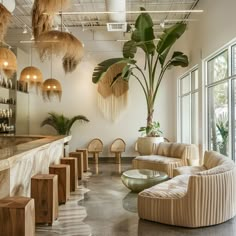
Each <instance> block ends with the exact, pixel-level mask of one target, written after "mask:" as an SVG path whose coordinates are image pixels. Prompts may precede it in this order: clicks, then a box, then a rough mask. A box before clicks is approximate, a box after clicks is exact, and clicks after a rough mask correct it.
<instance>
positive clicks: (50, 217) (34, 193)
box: [31, 174, 58, 225]
mask: <svg viewBox="0 0 236 236" xmlns="http://www.w3.org/2000/svg"><path fill="white" fill-rule="evenodd" d="M57 181H58V177H57V175H52V174H51V175H50V174H38V175H34V176H33V177H32V178H31V197H32V198H34V199H35V222H36V223H48V224H50V225H52V223H53V221H54V220H56V219H57V217H58V183H57Z"/></svg>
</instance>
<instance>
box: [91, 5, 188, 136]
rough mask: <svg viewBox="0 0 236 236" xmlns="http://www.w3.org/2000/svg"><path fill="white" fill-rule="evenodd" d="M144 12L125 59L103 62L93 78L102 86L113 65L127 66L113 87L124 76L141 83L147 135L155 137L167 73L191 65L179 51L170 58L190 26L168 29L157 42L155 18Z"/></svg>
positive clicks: (98, 66) (133, 33)
mask: <svg viewBox="0 0 236 236" xmlns="http://www.w3.org/2000/svg"><path fill="white" fill-rule="evenodd" d="M141 10H142V11H143V12H142V13H141V14H140V15H139V16H138V18H137V20H136V22H135V30H134V31H133V32H132V34H131V40H129V41H127V42H126V43H124V46H123V57H122V58H112V59H108V60H105V61H103V62H101V63H99V64H98V65H97V66H96V67H95V69H94V72H93V78H92V79H93V82H94V83H98V82H99V81H100V80H101V79H102V78H103V76H104V75H105V74H106V73H107V71H108V70H109V68H110V67H111V66H112V65H114V64H118V63H126V66H125V67H124V69H123V71H122V73H119V74H117V75H115V76H114V79H113V82H112V84H111V86H112V85H113V84H114V83H115V82H116V81H117V79H118V78H120V77H122V78H123V79H124V80H126V81H127V82H128V81H129V79H130V78H135V79H136V80H137V81H138V83H139V84H140V86H141V88H142V90H143V92H144V95H145V98H146V104H147V123H146V134H147V136H151V131H152V130H151V127H152V124H153V113H154V105H155V100H156V96H157V92H158V89H159V87H160V84H161V81H162V79H163V76H164V74H165V72H166V70H167V69H169V68H171V67H172V66H182V67H186V66H188V57H187V56H186V55H184V54H183V53H182V52H179V51H175V52H173V54H172V56H171V57H169V56H168V54H169V51H170V49H171V47H172V46H173V45H174V43H175V42H176V40H177V39H178V38H179V37H181V35H182V34H183V33H184V32H185V30H186V24H184V23H176V24H174V25H173V26H171V27H170V28H166V29H165V30H164V31H163V33H162V35H161V36H160V38H159V39H158V40H155V35H154V30H153V21H152V18H151V16H150V15H149V14H148V13H146V12H145V9H144V8H141ZM138 48H141V50H142V51H143V52H144V56H145V63H144V65H143V67H140V66H139V64H138V60H137V59H135V56H136V53H137V49H138ZM142 128H143V127H142Z"/></svg>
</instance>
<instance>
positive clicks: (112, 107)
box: [97, 64, 129, 121]
mask: <svg viewBox="0 0 236 236" xmlns="http://www.w3.org/2000/svg"><path fill="white" fill-rule="evenodd" d="M124 66H125V64H115V65H114V66H113V67H111V68H110V70H108V71H107V73H106V74H105V76H104V77H103V79H102V80H100V81H99V83H98V88H97V90H98V107H99V109H100V110H101V112H102V114H103V115H104V117H105V118H106V119H108V120H112V121H115V120H116V119H117V118H118V117H119V115H120V113H121V112H122V111H123V110H124V109H125V108H126V106H127V100H128V90H129V84H128V82H127V81H125V80H123V79H122V78H121V77H120V78H118V79H117V81H116V82H115V83H114V84H113V85H112V86H111V83H112V81H113V78H114V76H115V75H117V74H119V73H121V72H122V70H123V68H124Z"/></svg>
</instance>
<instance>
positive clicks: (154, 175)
mask: <svg viewBox="0 0 236 236" xmlns="http://www.w3.org/2000/svg"><path fill="white" fill-rule="evenodd" d="M167 179H169V177H168V175H167V174H166V173H165V172H162V171H156V170H148V169H133V170H127V171H125V172H123V173H122V175H121V180H122V182H123V184H124V185H125V186H126V187H127V188H129V189H130V190H131V191H133V192H140V191H142V190H144V189H146V188H149V187H151V186H153V185H156V184H159V183H161V182H163V181H165V180H167Z"/></svg>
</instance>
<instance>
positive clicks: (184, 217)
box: [138, 168, 236, 228]
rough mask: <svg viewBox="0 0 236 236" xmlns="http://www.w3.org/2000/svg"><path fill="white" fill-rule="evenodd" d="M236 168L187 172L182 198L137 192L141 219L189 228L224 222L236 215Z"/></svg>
mask: <svg viewBox="0 0 236 236" xmlns="http://www.w3.org/2000/svg"><path fill="white" fill-rule="evenodd" d="M235 180H236V168H234V169H233V170H232V171H227V172H224V173H221V174H218V175H211V176H209V175H208V176H197V175H195V176H190V178H189V183H188V190H187V194H186V195H184V197H181V198H158V197H150V196H148V193H147V192H145V191H146V190H144V191H142V192H141V193H139V195H138V214H139V217H140V218H141V219H145V220H150V221H155V222H159V223H163V224H169V225H175V226H183V227H190V228H197V227H204V226H210V225H216V224H220V223H223V222H225V221H227V220H229V219H231V218H233V217H234V216H235V215H236V181H235Z"/></svg>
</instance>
